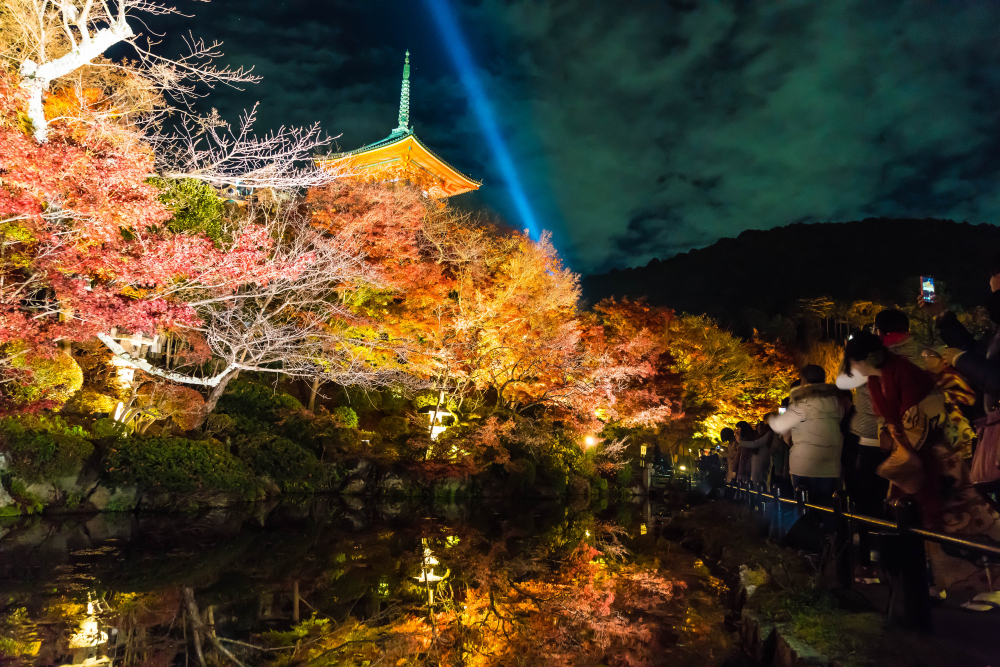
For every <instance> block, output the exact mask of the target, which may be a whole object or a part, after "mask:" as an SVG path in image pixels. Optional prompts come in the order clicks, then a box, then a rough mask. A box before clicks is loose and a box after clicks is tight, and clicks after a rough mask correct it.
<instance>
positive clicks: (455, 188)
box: [316, 130, 482, 199]
mask: <svg viewBox="0 0 1000 667" xmlns="http://www.w3.org/2000/svg"><path fill="white" fill-rule="evenodd" d="M316 162H317V164H318V165H319V166H320V167H322V168H324V169H329V170H331V171H334V172H340V173H342V174H343V178H348V179H359V180H364V181H408V182H410V183H413V184H414V185H416V186H418V187H420V188H421V189H423V190H424V192H426V193H427V196H428V197H431V198H432V199H439V198H441V197H452V196H454V195H458V194H462V193H463V192H469V191H471V190H478V189H479V186H481V185H482V182H480V181H475V180H473V179H471V178H469V177H468V176H466V175H465V174H463V173H462V172H460V171H458V170H457V169H455V168H454V167H452V166H451V165H450V164H448V163H447V162H445V161H444V160H443V159H441V158H440V157H438V156H437V155H436V154H435V153H434V151H432V150H431V149H430V148H428V147H427V144H425V143H424V142H422V141H421V140H420V139H419V138H417V135H416V134H414V133H413V130H407V131H404V132H400V131H396V132H393V133H392V134H390V135H389V136H388V137H386V138H385V139H381V140H379V141H376V142H373V143H370V144H367V145H366V146H362V147H361V148H357V149H355V150H352V151H344V152H342V153H334V154H331V155H329V156H326V157H322V158H317V160H316Z"/></svg>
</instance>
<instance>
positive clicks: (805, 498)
mask: <svg viewBox="0 0 1000 667" xmlns="http://www.w3.org/2000/svg"><path fill="white" fill-rule="evenodd" d="M795 501H796V502H797V503H798V504H799V518H802V517H804V516H805V515H806V503H807V502H809V492H808V491H806V490H805V489H803V488H802V487H801V486H800V487H798V488H796V489H795Z"/></svg>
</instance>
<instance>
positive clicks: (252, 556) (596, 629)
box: [0, 498, 734, 667]
mask: <svg viewBox="0 0 1000 667" xmlns="http://www.w3.org/2000/svg"><path fill="white" fill-rule="evenodd" d="M667 514H669V510H668V511H667ZM0 530H2V531H7V532H6V534H5V535H4V536H3V538H2V539H0V594H2V600H3V601H4V608H3V620H2V621H0V623H2V624H0V656H2V658H3V660H2V661H3V663H4V664H25V665H63V664H73V665H100V664H109V663H111V662H113V663H115V664H119V665H151V666H153V665H155V666H161V667H167V666H168V665H181V664H183V665H186V666H188V667H190V666H192V665H194V666H199V665H205V666H206V667H207V666H209V665H227V664H228V665H246V666H248V667H249V666H251V665H274V666H275V667H277V666H279V665H282V666H283V665H299V664H310V665H338V666H340V665H374V664H385V665H418V664H419V665H520V664H523V665H542V664H569V665H602V664H603V665H616V664H653V665H656V664H668V663H669V664H672V665H684V664H691V665H713V664H721V662H722V660H723V659H724V658H725V657H726V656H728V655H730V654H731V653H732V652H733V650H734V647H733V637H732V636H731V635H729V634H728V633H727V632H726V631H725V629H724V627H723V623H722V620H723V614H724V610H723V607H722V605H721V604H720V602H719V598H720V593H721V592H724V591H721V588H720V587H721V582H719V581H718V580H717V579H712V577H711V576H710V575H709V574H708V572H707V570H705V568H704V566H702V565H701V564H700V563H699V562H698V561H697V559H695V558H694V557H693V556H691V555H689V554H687V553H686V552H684V551H683V550H682V549H680V548H679V547H678V545H676V544H673V543H669V542H667V541H665V540H663V539H662V538H658V537H657V533H658V529H657V525H656V517H655V516H654V514H653V513H651V512H650V511H649V509H648V508H647V509H646V510H645V511H643V510H642V509H641V508H632V507H627V506H625V507H623V506H619V507H611V508H607V509H598V508H590V507H586V506H578V507H565V506H561V505H555V504H552V505H535V506H531V507H530V508H525V507H519V506H516V505H511V506H495V505H461V504H459V505H449V506H444V507H424V506H420V505H413V504H409V503H402V502H400V503H382V504H377V505H372V504H364V503H360V502H359V501H358V500H357V499H351V500H350V501H349V502H347V503H342V502H340V501H339V500H338V499H336V498H317V499H313V500H310V501H309V502H303V503H284V504H281V505H271V506H267V507H255V508H253V509H252V510H251V511H246V512H230V511H223V510H215V511H212V512H209V513H207V514H202V515H199V516H190V517H177V516H141V517H132V516H115V515H99V516H94V517H63V518H60V519H56V520H53V519H46V520H42V519H39V518H34V519H28V520H21V521H18V522H10V523H8V524H7V525H6V526H4V528H2V529H0Z"/></svg>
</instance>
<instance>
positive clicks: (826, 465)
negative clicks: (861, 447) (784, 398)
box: [769, 384, 844, 477]
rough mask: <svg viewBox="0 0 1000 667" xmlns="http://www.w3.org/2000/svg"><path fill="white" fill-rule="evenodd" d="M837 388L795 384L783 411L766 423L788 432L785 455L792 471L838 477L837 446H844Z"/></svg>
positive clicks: (775, 429) (794, 472)
mask: <svg viewBox="0 0 1000 667" xmlns="http://www.w3.org/2000/svg"><path fill="white" fill-rule="evenodd" d="M839 391H840V390H838V389H837V388H836V387H835V386H833V385H832V384H808V385H805V386H802V387H796V388H795V389H793V390H792V393H791V396H790V398H791V403H790V404H789V405H788V410H787V411H786V412H785V414H783V415H777V416H775V417H771V420H770V422H769V423H770V424H771V428H772V429H773V430H774V431H775V432H776V433H780V434H782V435H785V434H786V433H791V435H792V449H791V452H789V455H788V469H789V472H790V473H791V474H792V475H796V476H798V477H840V450H841V449H842V448H843V446H844V436H843V434H842V433H841V432H840V421H841V420H842V419H843V418H844V407H843V404H842V403H841V402H840V393H839Z"/></svg>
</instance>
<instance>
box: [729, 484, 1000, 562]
mask: <svg viewBox="0 0 1000 667" xmlns="http://www.w3.org/2000/svg"><path fill="white" fill-rule="evenodd" d="M726 487H727V488H729V489H733V490H734V491H740V492H748V493H752V494H754V495H757V496H760V497H763V498H770V499H771V500H778V501H779V502H783V503H791V504H793V505H799V503H798V501H796V500H795V499H793V498H782V497H781V496H780V495H779V496H775V495H774V494H772V493H764V492H763V491H757V490H755V489H752V488H744V487H741V486H739V485H737V484H732V483H727V484H726ZM802 506H803V507H805V508H806V509H812V510H819V511H821V512H829V513H831V514H834V513H836V510H834V509H833V508H832V507H826V506H825V505H813V504H812V503H803V504H802ZM840 515H841V516H843V517H844V518H845V519H850V520H851V521H857V522H859V523H866V524H869V525H872V526H879V527H882V528H889V529H891V530H896V531H898V530H899V525H898V524H896V523H893V522H892V521H886V520H885V519H878V518H876V517H873V516H866V515H864V514H853V513H850V512H841V514H840ZM908 531H909V532H910V533H912V534H914V535H919V536H920V537H922V538H924V539H925V540H928V541H930V542H937V543H939V544H953V545H956V546H960V547H964V548H966V549H972V550H975V551H979V552H980V553H987V554H991V555H994V556H1000V546H994V545H992V544H984V543H982V542H976V541H974V540H967V539H964V538H961V537H954V536H952V535H944V534H941V533H935V532H933V531H930V530H924V529H923V528H910V529H908Z"/></svg>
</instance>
